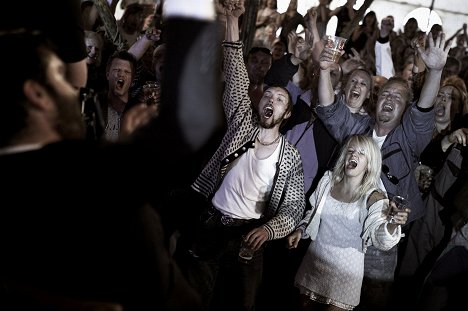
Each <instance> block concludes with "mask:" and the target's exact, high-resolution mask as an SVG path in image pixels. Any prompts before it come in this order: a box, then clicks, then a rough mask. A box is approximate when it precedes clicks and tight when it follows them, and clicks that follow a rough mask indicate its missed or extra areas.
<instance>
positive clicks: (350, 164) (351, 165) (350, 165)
mask: <svg viewBox="0 0 468 311" xmlns="http://www.w3.org/2000/svg"><path fill="white" fill-rule="evenodd" d="M357 164H358V163H357V161H356V160H354V159H351V160H349V162H348V165H347V166H346V167H347V168H348V169H354V168H356V166H357Z"/></svg>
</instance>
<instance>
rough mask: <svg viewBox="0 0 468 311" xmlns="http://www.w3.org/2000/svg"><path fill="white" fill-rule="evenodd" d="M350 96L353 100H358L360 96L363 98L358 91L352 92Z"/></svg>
mask: <svg viewBox="0 0 468 311" xmlns="http://www.w3.org/2000/svg"><path fill="white" fill-rule="evenodd" d="M350 95H351V98H352V99H358V98H359V96H361V93H359V92H358V91H352V92H351V94H350Z"/></svg>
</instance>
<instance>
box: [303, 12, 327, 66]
mask: <svg viewBox="0 0 468 311" xmlns="http://www.w3.org/2000/svg"><path fill="white" fill-rule="evenodd" d="M307 14H308V16H309V18H308V19H307V20H306V22H307V29H306V38H308V39H309V40H308V41H310V37H312V42H309V44H310V45H311V46H312V60H313V61H314V62H318V61H319V58H320V53H322V50H323V42H322V40H321V39H322V38H320V35H319V32H318V29H317V10H316V8H311V9H310V10H309V11H308V12H307ZM308 32H310V33H311V34H310V35H309V33H308Z"/></svg>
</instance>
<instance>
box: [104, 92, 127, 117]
mask: <svg viewBox="0 0 468 311" xmlns="http://www.w3.org/2000/svg"><path fill="white" fill-rule="evenodd" d="M107 100H108V101H109V102H108V104H109V106H111V107H112V108H114V110H115V111H117V112H118V113H123V111H124V110H125V106H126V105H127V102H128V94H127V95H126V96H124V95H123V96H116V95H114V94H112V93H109V94H108V95H107Z"/></svg>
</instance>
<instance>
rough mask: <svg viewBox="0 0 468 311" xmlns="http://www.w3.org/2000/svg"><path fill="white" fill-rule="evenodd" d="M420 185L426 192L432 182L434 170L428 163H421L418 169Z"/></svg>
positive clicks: (420, 188)
mask: <svg viewBox="0 0 468 311" xmlns="http://www.w3.org/2000/svg"><path fill="white" fill-rule="evenodd" d="M418 173H419V176H417V177H418V186H419V190H420V191H421V192H426V191H427V190H428V189H429V187H430V185H431V182H432V179H433V176H434V170H433V169H432V168H430V167H429V166H427V165H420V166H419V170H418Z"/></svg>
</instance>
